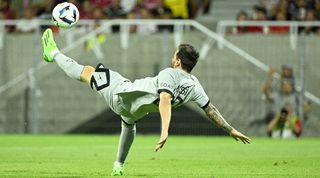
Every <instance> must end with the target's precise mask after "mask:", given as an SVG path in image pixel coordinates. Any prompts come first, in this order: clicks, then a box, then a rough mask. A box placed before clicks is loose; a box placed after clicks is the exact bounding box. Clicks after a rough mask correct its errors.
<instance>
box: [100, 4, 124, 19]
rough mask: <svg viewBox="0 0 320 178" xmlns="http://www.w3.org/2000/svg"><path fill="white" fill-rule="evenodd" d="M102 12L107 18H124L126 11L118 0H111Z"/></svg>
mask: <svg viewBox="0 0 320 178" xmlns="http://www.w3.org/2000/svg"><path fill="white" fill-rule="evenodd" d="M103 13H104V14H105V15H106V16H107V18H109V19H119V18H125V17H126V15H127V14H126V12H125V11H124V10H123V9H122V7H121V4H120V0H112V4H111V5H110V6H109V7H107V8H105V9H104V10H103Z"/></svg>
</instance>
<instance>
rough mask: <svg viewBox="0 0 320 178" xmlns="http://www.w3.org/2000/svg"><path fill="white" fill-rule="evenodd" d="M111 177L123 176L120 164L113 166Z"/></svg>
mask: <svg viewBox="0 0 320 178" xmlns="http://www.w3.org/2000/svg"><path fill="white" fill-rule="evenodd" d="M111 176H123V166H122V165H120V164H119V163H115V164H114V166H113V170H112V173H111Z"/></svg>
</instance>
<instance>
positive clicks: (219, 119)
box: [205, 103, 232, 133]
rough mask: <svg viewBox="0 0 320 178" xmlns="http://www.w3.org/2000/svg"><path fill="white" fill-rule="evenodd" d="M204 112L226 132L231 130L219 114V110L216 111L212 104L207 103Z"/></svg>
mask: <svg viewBox="0 0 320 178" xmlns="http://www.w3.org/2000/svg"><path fill="white" fill-rule="evenodd" d="M205 112H206V114H207V116H208V117H209V118H210V119H211V120H212V121H213V122H214V123H215V124H216V125H217V126H219V127H221V128H222V129H223V130H225V131H226V132H227V133H230V132H231V130H232V127H231V126H230V125H229V124H228V122H226V121H225V120H224V119H223V117H222V115H221V114H220V112H219V111H218V109H217V108H216V107H215V106H213V104H211V103H210V104H209V105H208V106H207V107H206V108H205Z"/></svg>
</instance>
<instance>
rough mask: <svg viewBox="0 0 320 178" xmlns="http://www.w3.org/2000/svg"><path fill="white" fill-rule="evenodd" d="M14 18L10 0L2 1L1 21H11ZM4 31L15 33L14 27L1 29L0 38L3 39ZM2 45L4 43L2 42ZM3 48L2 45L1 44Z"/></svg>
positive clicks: (0, 0) (0, 6) (0, 2)
mask: <svg viewBox="0 0 320 178" xmlns="http://www.w3.org/2000/svg"><path fill="white" fill-rule="evenodd" d="M13 18H14V13H13V11H12V10H11V6H10V0H0V20H1V19H4V20H10V19H13ZM4 31H8V32H13V31H14V26H11V25H10V26H9V25H7V26H5V27H2V28H0V33H1V36H0V38H1V39H2V38H3V33H2V32H4ZM1 43H2V42H1ZM1 46H2V44H1Z"/></svg>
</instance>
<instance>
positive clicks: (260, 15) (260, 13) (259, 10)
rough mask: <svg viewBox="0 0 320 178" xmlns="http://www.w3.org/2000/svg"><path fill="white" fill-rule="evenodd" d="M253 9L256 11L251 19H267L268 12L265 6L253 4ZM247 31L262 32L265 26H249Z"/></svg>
mask: <svg viewBox="0 0 320 178" xmlns="http://www.w3.org/2000/svg"><path fill="white" fill-rule="evenodd" d="M253 10H254V11H253V14H252V17H251V18H252V19H251V20H254V21H260V20H261V21H264V20H267V14H266V10H265V8H264V7H261V6H253ZM247 31H248V32H252V33H262V32H263V27H262V26H248V27H247Z"/></svg>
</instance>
